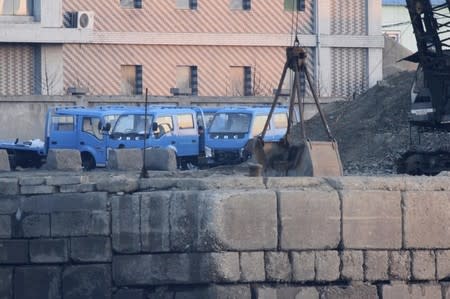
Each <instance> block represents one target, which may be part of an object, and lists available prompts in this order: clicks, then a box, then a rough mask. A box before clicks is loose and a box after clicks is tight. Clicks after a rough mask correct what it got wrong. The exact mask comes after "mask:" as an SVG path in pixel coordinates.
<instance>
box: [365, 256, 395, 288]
mask: <svg viewBox="0 0 450 299" xmlns="http://www.w3.org/2000/svg"><path fill="white" fill-rule="evenodd" d="M364 265H365V268H366V275H365V278H366V280H368V281H379V280H388V279H389V273H388V270H389V256H388V252H387V251H367V252H366V256H365V263H364Z"/></svg>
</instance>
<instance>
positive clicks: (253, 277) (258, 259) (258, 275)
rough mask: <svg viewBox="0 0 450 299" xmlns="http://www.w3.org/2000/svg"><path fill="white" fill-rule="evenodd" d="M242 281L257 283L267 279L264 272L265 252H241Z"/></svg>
mask: <svg viewBox="0 0 450 299" xmlns="http://www.w3.org/2000/svg"><path fill="white" fill-rule="evenodd" d="M239 255H240V269H241V279H240V281H243V282H257V281H264V280H265V279H266V275H265V270H264V252H261V251H256V252H241V253H240V254H239Z"/></svg>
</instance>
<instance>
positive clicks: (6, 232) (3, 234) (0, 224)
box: [0, 215, 11, 238]
mask: <svg viewBox="0 0 450 299" xmlns="http://www.w3.org/2000/svg"><path fill="white" fill-rule="evenodd" d="M0 238H11V216H10V215H0Z"/></svg>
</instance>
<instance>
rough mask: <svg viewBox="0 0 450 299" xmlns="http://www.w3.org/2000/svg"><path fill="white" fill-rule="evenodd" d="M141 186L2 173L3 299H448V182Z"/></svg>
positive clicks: (110, 178) (89, 177) (191, 181)
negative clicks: (80, 298)
mask: <svg viewBox="0 0 450 299" xmlns="http://www.w3.org/2000/svg"><path fill="white" fill-rule="evenodd" d="M137 176H138V174H137V173H135V174H133V173H128V174H127V175H124V174H114V173H108V174H106V173H105V172H97V173H95V172H94V173H89V174H67V173H66V174H65V175H62V174H61V173H53V174H52V173H48V172H47V173H18V174H16V173H8V174H3V175H2V176H1V178H0V194H2V195H1V197H0V223H1V225H0V298H12V297H13V296H14V298H16V299H17V298H31V297H32V298H79V297H83V298H111V297H112V298H115V299H119V298H258V299H261V298H383V299H386V298H427V299H430V298H431V299H432V298H437V299H442V298H450V289H449V285H448V279H449V278H450V230H449V229H448V228H449V227H450V217H449V212H448V211H449V209H450V187H449V186H450V184H449V182H450V179H449V178H447V177H436V178H415V177H413V178H409V177H406V178H405V177H390V178H376V177H372V178H367V177H366V178H359V177H343V178H266V179H263V178H250V177H232V176H229V177H228V176H227V177H218V178H217V177H216V178H214V177H208V178H182V177H176V176H177V175H176V174H175V173H171V174H169V173H167V174H164V173H158V176H156V174H154V173H152V177H151V178H150V179H138V178H137ZM145 296H147V297H145Z"/></svg>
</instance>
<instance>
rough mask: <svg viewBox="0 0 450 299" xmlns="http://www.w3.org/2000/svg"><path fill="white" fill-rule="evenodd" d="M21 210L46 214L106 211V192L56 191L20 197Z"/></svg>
mask: <svg viewBox="0 0 450 299" xmlns="http://www.w3.org/2000/svg"><path fill="white" fill-rule="evenodd" d="M20 202H21V210H22V211H23V212H26V213H40V214H48V213H51V212H72V211H96V210H99V211H106V209H107V205H108V194H107V193H106V192H92V193H85V194H71V193H65V194H62V193H56V194H51V195H36V196H29V197H22V198H21V201H20Z"/></svg>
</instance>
